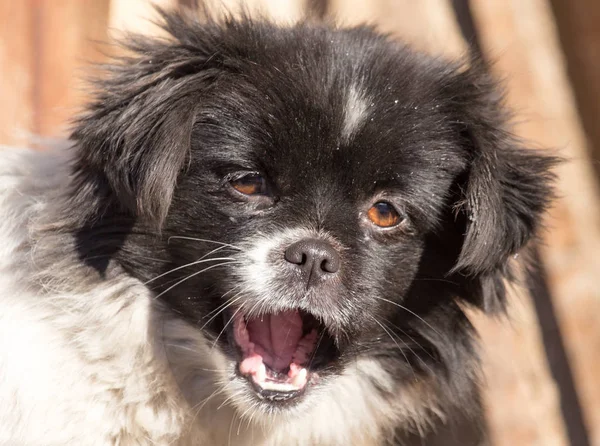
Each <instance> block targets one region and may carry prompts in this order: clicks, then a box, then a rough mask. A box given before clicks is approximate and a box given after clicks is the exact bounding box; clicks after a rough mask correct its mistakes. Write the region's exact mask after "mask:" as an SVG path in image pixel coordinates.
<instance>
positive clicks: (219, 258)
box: [144, 257, 237, 285]
mask: <svg viewBox="0 0 600 446" xmlns="http://www.w3.org/2000/svg"><path fill="white" fill-rule="evenodd" d="M202 259H203V257H201V258H200V259H198V260H195V261H193V262H190V263H186V264H185V265H181V266H178V267H176V268H173V269H171V270H169V271H167V272H166V273H162V274H159V275H158V276H156V277H154V278H152V279H150V280H148V281H147V282H144V285H148V284H149V283H151V282H154V281H155V280H157V279H160V278H161V277H164V276H166V275H167V274H171V273H173V272H175V271H179V270H180V269H183V268H188V267H190V266H194V265H199V264H201V263H206V262H213V261H220V260H237V259H235V258H234V257H216V258H211V259H204V260H202Z"/></svg>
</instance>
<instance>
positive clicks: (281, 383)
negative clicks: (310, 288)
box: [225, 308, 340, 412]
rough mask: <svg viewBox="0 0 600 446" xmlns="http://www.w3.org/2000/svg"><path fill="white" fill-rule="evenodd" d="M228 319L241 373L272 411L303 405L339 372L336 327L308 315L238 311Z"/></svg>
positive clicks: (231, 346) (232, 348) (255, 395)
mask: <svg viewBox="0 0 600 446" xmlns="http://www.w3.org/2000/svg"><path fill="white" fill-rule="evenodd" d="M225 318H226V327H227V330H226V331H227V342H228V343H229V349H228V350H229V351H230V352H232V353H231V355H230V356H231V357H230V360H231V361H232V362H233V363H235V372H236V375H237V376H238V377H239V378H240V380H241V381H243V382H245V385H246V386H247V390H248V392H249V393H250V394H251V395H252V397H253V398H256V399H257V400H258V402H260V403H261V405H265V406H266V407H265V409H267V410H269V411H270V412H271V411H272V410H273V409H283V410H285V408H290V407H293V406H294V405H296V404H298V403H300V402H301V401H302V400H303V399H304V397H305V396H306V394H307V393H309V392H310V391H311V388H313V387H314V386H317V385H318V384H319V381H320V380H321V378H322V377H323V375H327V374H329V373H331V371H332V370H335V369H336V368H337V367H336V366H337V364H338V362H339V358H340V351H339V349H338V348H337V346H336V342H335V340H334V337H333V335H332V330H331V327H328V326H327V325H325V324H324V323H323V322H322V321H320V320H319V319H318V318H317V317H316V316H315V315H313V314H311V313H310V312H308V311H305V310H301V309H290V310H286V311H280V310H277V311H273V312H269V311H263V312H261V314H259V315H250V314H248V313H245V312H244V310H243V309H242V308H237V309H234V310H232V311H230V312H229V313H228V314H227V315H225ZM227 322H229V323H227Z"/></svg>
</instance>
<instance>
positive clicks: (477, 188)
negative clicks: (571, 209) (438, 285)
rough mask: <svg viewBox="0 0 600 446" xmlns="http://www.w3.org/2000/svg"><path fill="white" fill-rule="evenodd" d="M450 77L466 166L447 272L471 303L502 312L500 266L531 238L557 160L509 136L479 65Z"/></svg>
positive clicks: (505, 270)
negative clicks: (461, 282)
mask: <svg viewBox="0 0 600 446" xmlns="http://www.w3.org/2000/svg"><path fill="white" fill-rule="evenodd" d="M457 76H458V82H459V83H458V84H455V85H454V92H455V100H456V101H457V102H456V105H457V107H456V110H457V111H458V113H459V117H458V119H457V121H458V122H459V123H460V126H461V129H460V131H461V139H462V144H464V147H465V149H466V153H467V156H468V160H469V168H468V172H467V175H466V181H465V183H464V184H462V185H461V197H460V199H459V201H458V202H457V203H456V204H455V210H456V212H457V213H458V214H462V219H459V220H462V224H461V231H462V233H463V237H464V238H463V243H462V248H461V251H460V255H459V257H458V260H457V262H456V265H455V266H454V268H453V271H454V272H458V273H460V274H461V275H463V276H464V279H465V282H466V287H467V291H468V294H469V298H470V300H471V301H472V302H473V303H475V304H476V305H478V306H479V307H481V308H483V309H484V310H485V311H496V310H500V309H503V308H504V302H505V288H504V280H503V279H504V278H506V277H507V276H508V275H509V273H510V270H509V265H508V262H509V260H510V258H511V256H513V255H514V254H516V253H518V252H519V250H520V249H521V248H523V247H524V246H525V245H526V244H527V242H528V241H529V240H531V239H532V237H534V236H535V234H536V230H537V229H538V227H539V226H540V220H541V216H542V213H543V212H544V211H545V209H546V208H547V206H548V204H549V202H550V200H551V197H552V188H551V184H552V181H553V175H552V173H551V168H552V167H553V165H554V164H555V163H556V162H557V160H556V158H554V157H550V156H547V155H544V154H542V153H540V152H538V151H535V150H533V149H529V148H525V147H523V146H522V144H521V143H520V142H519V141H518V140H517V139H516V138H515V137H514V136H513V135H511V134H510V132H509V131H508V129H507V116H506V113H505V111H504V108H503V105H502V103H501V102H502V95H501V92H500V91H499V89H498V87H497V86H496V85H495V83H494V82H493V80H492V79H491V78H490V77H489V75H488V74H487V73H486V72H485V70H484V69H483V68H482V67H481V66H478V65H474V66H473V67H471V68H469V69H468V70H467V71H465V72H463V73H460V74H458V75H457ZM456 92H458V94H456ZM457 97H458V98H460V99H456V98H457Z"/></svg>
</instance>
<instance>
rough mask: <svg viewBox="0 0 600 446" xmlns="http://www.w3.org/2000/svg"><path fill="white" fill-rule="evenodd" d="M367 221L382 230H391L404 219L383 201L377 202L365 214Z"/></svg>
mask: <svg viewBox="0 0 600 446" xmlns="http://www.w3.org/2000/svg"><path fill="white" fill-rule="evenodd" d="M367 216H368V217H369V220H371V222H373V223H374V224H376V225H377V226H380V227H382V228H391V227H392V226H396V225H398V224H400V223H401V222H402V220H403V219H404V218H403V217H402V216H401V215H400V214H399V213H398V211H397V210H396V209H395V208H394V207H393V206H392V205H391V204H390V203H386V202H385V201H378V202H377V203H375V204H374V205H373V206H371V208H370V209H369V211H368V212H367Z"/></svg>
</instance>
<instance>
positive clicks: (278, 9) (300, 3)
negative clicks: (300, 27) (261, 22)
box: [201, 0, 307, 24]
mask: <svg viewBox="0 0 600 446" xmlns="http://www.w3.org/2000/svg"><path fill="white" fill-rule="evenodd" d="M201 3H203V4H204V5H206V6H207V7H208V10H209V11H211V12H213V13H216V14H217V15H218V14H219V13H223V12H228V13H232V14H239V13H240V12H242V11H244V12H247V13H249V14H250V15H260V16H265V17H268V18H271V19H272V20H274V21H276V22H278V23H282V24H285V23H294V22H296V21H298V20H299V19H300V18H302V17H303V16H304V15H305V12H306V6H307V5H306V1H304V0H276V1H275V0H203V1H202V2H201Z"/></svg>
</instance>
